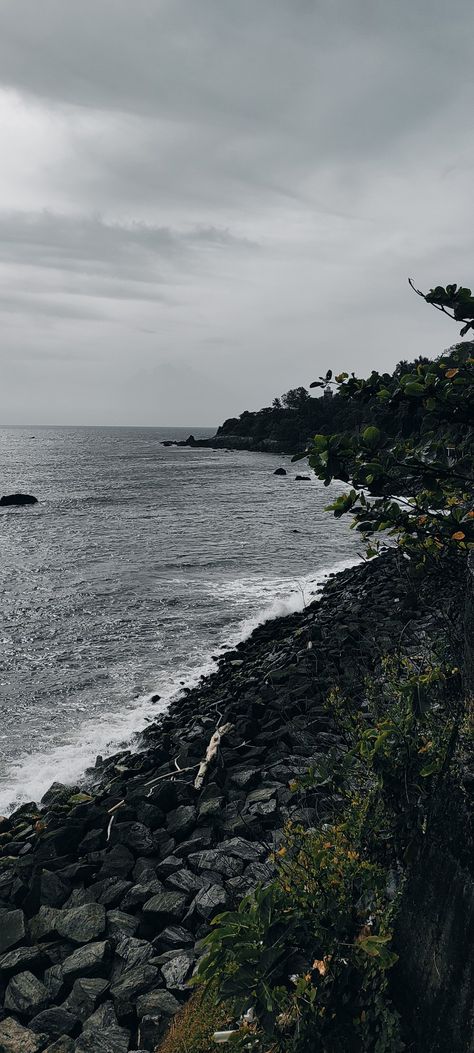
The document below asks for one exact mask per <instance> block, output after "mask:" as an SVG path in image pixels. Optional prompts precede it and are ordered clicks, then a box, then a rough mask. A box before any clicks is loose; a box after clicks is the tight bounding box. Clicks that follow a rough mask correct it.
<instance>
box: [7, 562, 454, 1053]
mask: <svg viewBox="0 0 474 1053" xmlns="http://www.w3.org/2000/svg"><path fill="white" fill-rule="evenodd" d="M463 593H464V583H463V580H462V579H460V580H457V581H456V580H454V579H452V578H451V579H448V580H446V581H444V580H443V581H442V582H440V581H439V579H438V581H437V582H436V581H433V580H431V579H430V578H429V577H428V578H426V580H424V581H423V582H422V583H421V584H420V585H419V586H418V588H416V589H414V588H413V582H412V581H411V580H410V575H409V574H408V572H407V569H406V563H405V561H404V560H403V558H402V557H400V555H399V554H398V553H397V552H396V551H391V552H388V553H386V554H385V555H384V556H383V557H381V558H379V559H377V560H374V561H372V562H369V563H366V564H361V565H359V566H357V567H355V568H352V569H350V570H347V571H344V572H343V573H341V574H338V575H336V576H333V577H332V578H331V579H330V580H329V581H328V583H327V585H326V587H325V589H324V591H323V594H322V598H321V600H320V601H318V602H316V603H314V604H311V605H310V606H308V607H307V608H306V609H305V610H304V611H303V612H302V613H300V614H295V615H291V616H289V617H286V618H282V619H277V620H275V621H271V622H268V623H266V624H264V625H263V626H261V627H260V628H259V629H257V630H256V631H255V632H254V633H253V635H252V637H251V638H250V639H249V640H247V641H245V642H244V643H242V644H240V645H239V646H238V647H237V648H236V649H235V650H234V651H232V652H229V653H227V654H226V655H224V657H223V658H222V659H221V660H220V662H219V668H218V670H217V671H216V673H215V674H214V675H212V676H211V677H209V678H207V679H205V680H203V681H202V682H201V683H200V684H199V685H198V686H197V687H196V688H195V689H193V690H192V691H189V692H187V693H185V694H184V695H183V697H182V698H181V699H179V700H178V701H176V702H175V703H174V704H173V705H172V706H171V708H170V709H169V711H167V712H166V713H164V714H163V715H162V716H160V717H159V718H158V720H157V721H156V723H155V724H153V725H152V726H151V727H149V728H148V729H147V731H146V733H145V734H144V735H143V736H142V738H141V740H140V742H139V743H137V744H136V745H137V746H138V749H136V751H134V752H132V751H130V750H125V751H123V752H122V753H120V754H117V755H116V756H114V757H109V758H106V759H104V760H102V759H100V758H98V760H97V763H96V766H95V768H94V769H90V770H89V771H88V772H86V773H85V776H84V781H83V784H81V786H80V787H66V786H63V785H58V784H53V785H52V787H51V789H50V790H49V791H48V793H47V794H46V795H45V798H44V799H43V802H42V804H41V807H38V806H37V805H36V804H33V803H30V804H27V805H23V806H22V807H21V808H20V809H18V810H17V811H16V812H14V813H13V814H12V815H11V816H10V817H9V818H6V819H4V820H2V821H1V825H0V830H1V833H0V848H1V857H0V904H1V907H0V909H1V926H0V931H1V935H0V950H1V958H0V970H1V975H2V986H1V992H0V993H1V997H2V1005H3V1019H2V1021H1V1022H0V1050H2V1051H4V1053H13V1051H20V1050H23V1051H25V1053H34V1051H36V1050H38V1051H39V1050H48V1051H49V1053H53V1051H54V1053H72V1051H73V1050H74V1051H77V1053H88V1051H90V1053H93V1051H99V1050H100V1051H102V1053H120V1051H121V1050H123V1051H124V1053H125V1051H127V1050H132V1049H141V1050H149V1051H150V1053H151V1051H153V1050H154V1049H155V1048H159V1045H160V1043H161V1042H162V1040H163V1036H164V1034H165V1033H166V1030H167V1027H168V1024H169V1021H170V1019H171V1018H172V1016H173V1015H174V1014H175V1013H176V1012H177V1011H178V1010H179V1007H180V1005H182V1004H183V1002H185V1001H186V1000H187V999H188V997H189V991H190V989H189V986H188V980H189V978H190V976H191V974H192V973H193V971H194V969H195V966H196V962H197V960H198V959H199V957H200V955H201V954H202V946H201V943H200V941H201V939H202V938H203V937H204V936H205V935H206V933H207V932H208V931H209V925H210V922H211V920H212V918H213V916H214V915H215V914H217V913H220V912H222V911H223V910H225V909H228V908H232V907H234V906H235V905H237V904H238V902H239V900H240V898H241V897H242V895H245V894H246V893H247V892H248V891H249V890H251V889H252V888H255V887H256V886H257V885H259V884H265V883H268V882H269V881H270V880H271V878H272V876H273V873H274V867H275V863H274V859H275V852H278V849H279V846H280V845H281V844H282V839H283V837H284V828H285V824H287V823H288V821H291V822H292V823H293V824H294V823H297V822H301V823H303V824H304V825H305V826H306V827H312V826H315V825H317V824H318V823H321V822H324V821H325V820H326V821H327V822H330V821H331V819H332V817H333V816H334V814H335V812H336V811H337V805H338V791H337V787H334V785H333V784H331V783H330V782H327V783H326V785H324V781H323V782H322V784H320V785H317V784H314V785H311V784H310V785H308V786H305V784H304V777H305V773H307V771H308V769H311V768H312V769H314V768H315V767H317V766H318V764H320V763H321V762H322V761H324V758H327V757H329V756H330V755H331V756H332V755H334V753H336V754H338V753H340V754H344V752H345V751H346V750H347V742H346V741H345V740H344V735H343V734H342V733H341V728H340V726H339V725H338V721H337V719H335V714H334V710H333V708H332V707H331V705H330V704H329V703H328V699H329V696H330V694H331V692H333V691H334V689H335V688H337V689H338V690H339V691H341V692H342V693H344V695H346V696H347V698H348V699H349V700H350V704H351V706H352V707H353V708H354V711H356V710H358V709H360V707H362V712H363V710H364V699H365V694H366V684H367V678H368V677H371V678H375V682H377V678H378V677H380V676H382V673H381V668H382V666H381V663H383V662H386V661H387V658H389V657H390V655H392V654H393V653H394V652H395V651H397V652H399V651H400V649H401V650H402V651H403V653H404V654H407V655H408V654H410V653H413V652H414V650H416V649H418V650H419V648H420V645H421V642H422V643H423V647H424V648H425V649H426V648H429V647H430V646H431V644H432V643H433V642H434V641H435V640H437V639H439V637H440V635H443V634H446V617H448V618H449V619H450V620H451V624H452V625H454V630H455V631H454V633H453V634H452V641H453V642H452V643H451V644H450V647H452V648H453V659H456V660H458V659H459V660H461V661H464V655H461V656H459V654H458V655H454V650H456V646H457V641H459V640H460V639H462V621H463V616H462V615H461V613H459V617H458V619H457V623H456V624H454V622H456V618H455V616H454V614H453V612H455V611H457V612H461V611H462V609H463V603H464V600H463ZM468 597H469V598H468V601H467V605H466V611H467V615H466V617H467V619H468V622H469V624H467V627H466V633H467V639H468V641H470V640H471V629H470V619H472V593H471V591H470V589H468ZM453 618H454V622H453ZM467 652H469V647H468V648H467ZM466 669H468V670H472V660H471V657H470V656H469V654H467V664H466ZM467 675H468V676H469V677H470V676H471V675H472V673H471V672H469V673H468V674H467ZM471 683H472V681H471ZM216 728H221V729H224V728H226V730H225V731H224V732H223V733H222V739H221V742H220V745H219V748H218V750H217V753H216V756H215V758H214V759H213V760H211V762H210V766H209V768H208V770H207V771H206V772H205V774H204V779H203V784H202V786H201V788H199V789H197V788H196V775H197V772H198V769H199V765H200V763H201V762H202V760H203V758H204V757H205V756H206V751H207V749H208V746H209V743H210V741H211V739H212V736H213V735H214V733H215V731H216ZM468 778H469V765H468V758H467V757H466V756H461V757H460V758H458V761H457V766H456V768H455V769H453V770H452V769H450V774H449V779H450V780H451V782H452V785H451V783H449V782H446V780H444V779H443V780H441V781H440V782H439V786H438V788H436V786H434V788H433V794H432V798H431V801H430V806H429V807H430V822H429V825H428V828H427V830H426V833H425V835H424V837H419V838H417V839H416V843H415V845H414V849H413V853H412V858H411V860H410V861H409V862H407V864H406V874H405V875H404V876H403V891H402V892H401V895H402V899H401V906H400V912H399V915H398V919H399V920H398V922H397V930H396V944H397V952H398V955H399V959H398V964H397V965H396V967H395V969H394V970H393V977H392V979H391V986H392V990H391V997H392V998H393V1001H394V1005H395V1006H396V1008H397V1009H398V1012H399V1013H400V1016H401V1022H402V1032H403V1034H404V1041H405V1043H406V1048H407V1049H411V1050H413V1051H416V1053H428V1050H429V1051H431V1053H441V1050H444V1049H445V1048H446V1044H447V1043H448V1042H449V1046H450V1048H451V1050H452V1053H467V1051H470V1050H472V1049H473V1048H474V1046H473V1044H472V1037H471V1036H472V1030H470V1031H469V1030H467V1029H469V1028H471V1026H472V1014H473V993H474V991H473V985H472V983H471V982H470V974H469V966H468V965H467V964H464V962H463V959H462V954H463V947H466V950H467V948H468V941H469V933H470V929H469V924H470V923H469V917H470V918H471V923H472V877H473V875H472V856H470V855H469V852H465V851H464V846H465V845H466V844H467V843H468V842H469V838H470V837H471V835H472V834H471V829H472V828H471V827H470V826H469V824H470V822H471V818H470V815H469V812H468V807H467V797H466V788H467V786H468ZM295 780H296V784H295ZM298 780H301V781H300V782H299V783H298ZM460 796H461V797H462V800H463V811H462V812H459V809H458V806H457V800H458V799H459V798H460ZM449 802H452V810H453V813H456V814H457V816H458V821H457V823H456V824H454V823H453V822H452V821H451V818H450V810H449V808H448V805H449ZM422 842H423V843H422ZM401 880H402V876H401V875H400V881H401ZM446 903H449V910H445V909H444V908H443V905H445V904H446ZM469 912H470V913H469ZM441 994H442V997H441ZM177 1019H179V1013H178V1017H177ZM421 1021H423V1023H421ZM430 1021H432V1023H430ZM211 1047H212V1043H210V1046H209V1048H211ZM177 1048H178V1047H177Z"/></svg>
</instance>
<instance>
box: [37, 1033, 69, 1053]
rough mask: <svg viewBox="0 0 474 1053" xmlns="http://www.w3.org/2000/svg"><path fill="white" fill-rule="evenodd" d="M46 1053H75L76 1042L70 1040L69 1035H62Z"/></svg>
mask: <svg viewBox="0 0 474 1053" xmlns="http://www.w3.org/2000/svg"><path fill="white" fill-rule="evenodd" d="M44 1053H74V1041H73V1039H72V1038H69V1035H61V1037H60V1038H57V1039H56V1041H55V1042H53V1043H52V1044H51V1045H50V1046H48V1047H47V1049H45V1051H44Z"/></svg>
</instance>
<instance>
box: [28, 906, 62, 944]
mask: <svg viewBox="0 0 474 1053" xmlns="http://www.w3.org/2000/svg"><path fill="white" fill-rule="evenodd" d="M60 913H61V911H60V909H59V907H44V906H43V907H40V909H39V911H38V913H37V914H35V916H34V917H33V918H31V921H30V924H29V929H30V936H31V939H32V940H34V941H36V940H42V939H43V937H44V936H53V935H55V934H56V933H57V931H58V930H57V928H56V922H57V919H58V917H59V915H60Z"/></svg>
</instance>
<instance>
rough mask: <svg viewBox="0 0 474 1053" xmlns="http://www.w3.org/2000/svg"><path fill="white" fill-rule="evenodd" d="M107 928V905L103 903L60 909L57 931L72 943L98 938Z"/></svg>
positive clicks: (86, 941)
mask: <svg viewBox="0 0 474 1053" xmlns="http://www.w3.org/2000/svg"><path fill="white" fill-rule="evenodd" d="M104 930H105V907H104V906H103V904H102V903H85V904H84V906H83V907H75V908H73V909H72V910H65V911H60V913H59V916H58V918H57V920H56V931H57V932H58V933H59V935H60V936H64V937H65V939H67V940H71V941H72V943H81V944H82V943H88V942H89V940H97V939H98V938H99V936H102V933H103V932H104Z"/></svg>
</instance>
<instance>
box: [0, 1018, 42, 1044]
mask: <svg viewBox="0 0 474 1053" xmlns="http://www.w3.org/2000/svg"><path fill="white" fill-rule="evenodd" d="M45 1038H46V1036H45V1035H35V1033H34V1031H30V1030H29V1029H28V1028H26V1027H22V1026H21V1024H18V1023H17V1021H16V1020H14V1019H13V1017H12V1016H7V1017H6V1018H5V1020H2V1021H1V1022H0V1053H38V1050H39V1049H41V1048H44V1043H45Z"/></svg>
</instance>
